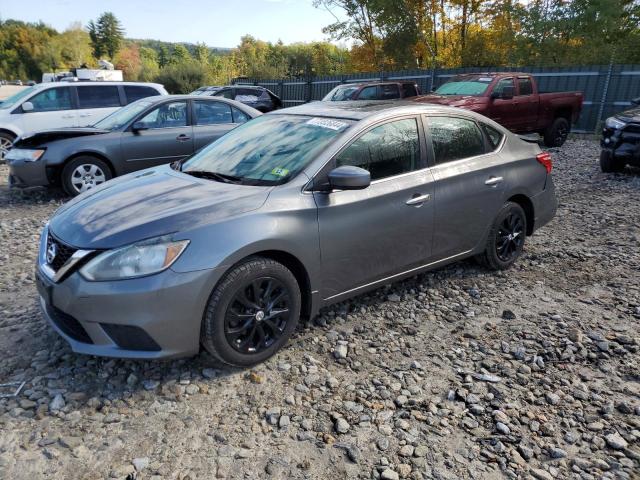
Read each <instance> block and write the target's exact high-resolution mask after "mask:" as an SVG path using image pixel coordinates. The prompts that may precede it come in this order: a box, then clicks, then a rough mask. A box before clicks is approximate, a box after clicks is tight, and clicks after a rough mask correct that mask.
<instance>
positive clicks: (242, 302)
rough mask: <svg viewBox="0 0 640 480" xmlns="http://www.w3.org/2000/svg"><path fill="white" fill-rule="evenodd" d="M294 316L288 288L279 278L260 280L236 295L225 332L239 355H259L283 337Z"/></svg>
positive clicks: (227, 314)
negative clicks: (292, 315)
mask: <svg viewBox="0 0 640 480" xmlns="http://www.w3.org/2000/svg"><path fill="white" fill-rule="evenodd" d="M291 314H292V313H291V298H290V294H289V292H288V290H287V287H286V286H285V285H284V284H283V283H282V282H281V281H279V280H278V279H276V278H273V277H260V278H257V279H255V280H252V281H251V282H250V283H248V284H247V285H245V286H243V287H241V288H240V289H239V290H238V291H237V292H236V294H235V295H234V296H233V299H232V300H231V302H230V303H229V306H228V307H227V313H226V315H225V324H224V333H225V336H226V338H227V341H228V342H229V345H231V346H232V347H233V348H234V349H235V350H237V351H238V352H240V353H243V354H255V353H260V352H263V351H265V350H267V349H268V348H269V347H271V346H272V345H273V344H274V343H275V342H277V341H278V339H280V338H281V337H282V335H283V334H284V332H285V331H286V329H287V328H286V327H287V322H289V320H290V318H291Z"/></svg>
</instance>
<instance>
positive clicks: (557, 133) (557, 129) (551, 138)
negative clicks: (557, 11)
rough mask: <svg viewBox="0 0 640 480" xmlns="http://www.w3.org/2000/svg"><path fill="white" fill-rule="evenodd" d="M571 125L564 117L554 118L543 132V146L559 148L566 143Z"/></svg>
mask: <svg viewBox="0 0 640 480" xmlns="http://www.w3.org/2000/svg"><path fill="white" fill-rule="evenodd" d="M570 128H571V125H569V121H568V120H567V119H566V118H564V117H558V118H556V119H555V120H554V121H553V123H552V124H551V125H549V127H547V129H546V130H545V131H544V135H543V137H544V144H545V146H547V147H560V146H562V145H563V144H564V142H566V140H567V137H568V136H569V130H570Z"/></svg>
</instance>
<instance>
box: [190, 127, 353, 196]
mask: <svg viewBox="0 0 640 480" xmlns="http://www.w3.org/2000/svg"><path fill="white" fill-rule="evenodd" d="M351 124H353V122H352V121H351V120H343V119H336V118H321V117H307V116H298V115H264V116H261V117H258V118H256V119H254V120H251V121H249V122H247V123H245V124H244V125H242V126H240V127H237V128H235V129H233V130H231V131H230V132H229V133H227V134H226V135H224V136H222V137H220V139H218V140H216V141H215V142H213V143H212V144H210V145H209V146H207V147H206V148H204V149H203V150H201V151H200V152H198V153H196V154H195V155H194V156H193V157H191V158H190V159H189V160H187V161H186V162H185V163H184V164H183V165H182V166H181V170H182V171H183V172H185V173H190V174H192V175H194V176H201V177H204V178H212V179H216V178H214V177H213V175H212V174H215V175H216V176H217V177H219V178H226V179H227V180H229V181H234V182H236V183H241V184H244V185H279V184H282V183H286V182H287V181H289V180H290V179H292V178H293V177H295V176H296V175H297V174H298V173H299V172H300V171H301V170H302V169H303V168H305V167H306V166H307V165H308V163H309V162H310V161H311V160H313V158H314V157H315V156H316V155H317V154H318V153H319V152H320V151H322V150H323V149H325V148H326V147H327V145H329V143H331V142H332V141H333V140H334V139H335V138H336V137H337V136H338V135H339V134H340V133H342V132H343V131H344V130H346V129H347V128H348V127H349V126H350V125H351ZM178 168H180V167H178Z"/></svg>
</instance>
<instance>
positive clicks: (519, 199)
mask: <svg viewBox="0 0 640 480" xmlns="http://www.w3.org/2000/svg"><path fill="white" fill-rule="evenodd" d="M507 201H508V202H513V203H517V204H518V205H520V207H522V209H523V210H524V214H525V216H526V217H527V235H533V229H534V224H535V219H536V217H535V210H534V207H533V202H532V201H531V199H530V198H529V197H527V196H526V195H524V194H522V193H517V194H515V195H512V196H511V197H509V198H508V200H507Z"/></svg>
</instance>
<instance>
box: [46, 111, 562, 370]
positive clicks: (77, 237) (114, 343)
mask: <svg viewBox="0 0 640 480" xmlns="http://www.w3.org/2000/svg"><path fill="white" fill-rule="evenodd" d="M551 169H552V164H551V159H550V156H549V154H547V153H544V152H541V151H540V148H539V147H538V146H537V145H536V144H531V143H527V142H525V141H523V140H521V139H520V138H518V137H517V136H515V135H513V134H511V133H509V132H508V131H507V130H505V129H504V128H502V127H501V126H500V125H498V124H496V123H495V122H493V121H491V120H489V119H487V118H485V117H482V116H480V115H478V114H475V113H473V112H469V111H466V110H460V109H454V108H449V107H439V106H428V105H416V104H411V105H406V104H395V105H393V104H387V103H385V104H380V103H369V102H353V103H352V102H346V103H342V102H333V103H313V104H308V105H303V106H299V107H294V108H290V109H285V110H279V111H277V112H273V113H269V114H267V115H263V116H261V117H258V118H256V119H254V120H251V121H250V122H248V123H246V124H245V125H242V126H240V127H238V128H236V129H234V130H232V131H231V132H230V133H228V134H226V135H225V136H223V137H222V138H220V139H219V140H217V141H216V142H214V143H212V144H211V145H209V146H207V147H206V148H204V149H203V150H202V151H200V152H199V153H197V154H196V155H194V156H193V157H191V158H190V159H188V160H186V161H183V162H176V163H174V164H173V165H171V166H169V165H166V166H161V167H155V168H150V169H147V170H143V171H140V172H136V173H133V174H129V175H126V176H123V177H120V178H117V179H114V180H111V181H109V182H106V183H105V184H103V185H101V186H99V187H97V188H95V189H93V190H92V191H91V192H88V193H86V194H81V195H80V196H78V197H77V198H76V199H74V200H73V201H71V202H69V203H67V204H66V205H65V206H64V207H62V208H61V209H60V210H59V211H58V212H57V213H56V214H55V215H54V216H53V218H51V221H50V223H49V224H48V226H47V227H46V228H45V230H44V232H43V234H42V240H41V245H40V256H39V262H38V266H37V278H38V288H39V292H40V297H41V304H42V307H43V310H44V312H45V316H46V318H47V319H48V320H49V322H50V323H51V325H52V326H53V328H55V329H56V330H57V331H58V333H60V335H62V336H63V337H64V338H65V339H66V340H67V341H68V342H69V343H70V344H71V346H72V348H73V349H74V350H75V351H77V352H82V353H87V354H93V355H106V356H114V357H133V358H161V357H163V358H164V357H176V356H184V355H193V354H196V353H198V351H199V349H200V347H201V346H202V347H204V348H205V349H206V350H207V351H208V352H209V353H211V354H212V355H213V356H214V357H216V358H218V359H220V360H222V361H223V362H226V363H228V364H232V365H237V366H248V365H252V364H255V363H257V362H261V361H263V360H265V359H266V358H268V357H269V356H271V355H273V354H274V353H275V352H276V351H277V350H278V349H280V348H281V347H282V346H283V345H284V344H285V343H286V342H287V339H288V338H289V336H290V335H291V333H292V332H293V330H294V329H295V328H296V325H297V324H298V322H299V320H300V318H301V317H306V318H309V317H313V316H314V315H315V314H316V313H317V312H318V309H319V308H321V307H324V306H326V305H329V304H332V303H335V302H338V301H341V300H344V299H346V298H349V297H352V296H354V295H358V294H360V293H362V292H365V291H367V290H370V289H373V288H376V287H378V286H380V285H384V284H386V283H389V282H392V281H396V280H399V279H401V278H405V277H408V276H412V275H416V274H418V273H420V272H424V271H426V270H430V269H433V268H437V267H440V266H442V265H445V264H448V263H450V262H454V261H457V260H461V259H463V258H467V257H474V256H475V257H477V258H479V259H480V260H481V261H482V262H483V263H484V264H485V265H486V266H487V267H488V268H491V269H495V270H504V269H507V268H508V267H510V266H511V265H512V264H513V263H514V262H515V261H516V260H517V259H518V257H519V256H520V254H521V252H522V250H523V248H524V243H525V237H526V236H527V235H531V234H533V232H534V231H535V230H536V229H538V228H540V227H542V226H543V225H545V224H546V223H547V222H549V221H550V220H551V219H552V218H553V216H554V214H555V211H556V199H555V194H554V186H553V180H552V177H551V174H550V173H551Z"/></svg>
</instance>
